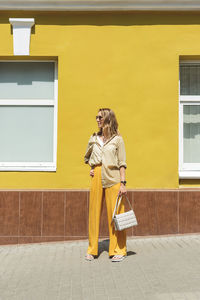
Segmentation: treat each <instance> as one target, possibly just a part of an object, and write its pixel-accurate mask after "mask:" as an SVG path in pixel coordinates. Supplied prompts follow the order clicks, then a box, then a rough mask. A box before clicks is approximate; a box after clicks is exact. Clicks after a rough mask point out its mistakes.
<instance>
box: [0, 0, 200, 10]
mask: <svg viewBox="0 0 200 300" xmlns="http://www.w3.org/2000/svg"><path fill="white" fill-rule="evenodd" d="M0 10H31V11H34V10H39V11H197V10H200V1H199V0H184V1H183V0H151V1H150V0H22V1H19V0H7V1H6V0H4V1H3V0H0Z"/></svg>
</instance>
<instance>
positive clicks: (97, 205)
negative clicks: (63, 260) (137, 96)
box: [84, 108, 127, 262]
mask: <svg viewBox="0 0 200 300" xmlns="http://www.w3.org/2000/svg"><path fill="white" fill-rule="evenodd" d="M96 120H97V125H98V128H99V131H98V133H94V134H93V135H92V136H91V137H90V139H89V142H88V147H87V150H86V154H85V157H84V160H85V163H86V164H87V163H88V164H89V165H90V167H91V170H90V176H91V177H92V179H91V190H90V204H89V247H88V250H87V255H86V257H85V258H86V260H93V259H94V257H95V256H97V255H98V237H99V222H100V215H101V207H102V196H103V192H105V199H106V206H107V215H108V226H109V236H110V244H109V256H110V257H111V260H112V261H113V262H115V261H122V260H123V259H124V258H125V257H126V255H127V252H126V232H125V230H123V231H115V228H114V226H113V223H112V214H113V211H114V207H115V203H116V199H117V196H118V194H120V195H123V194H126V193H127V191H126V187H125V185H126V181H125V169H126V153H125V147H124V142H123V139H122V137H121V136H120V134H119V132H118V123H117V120H116V117H115V114H114V112H113V111H112V110H111V109H109V108H101V109H99V111H98V115H97V116H96ZM122 212H124V203H123V202H122V204H121V206H120V208H119V212H118V213H122Z"/></svg>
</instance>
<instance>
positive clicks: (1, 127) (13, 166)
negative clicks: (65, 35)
mask: <svg viewBox="0 0 200 300" xmlns="http://www.w3.org/2000/svg"><path fill="white" fill-rule="evenodd" d="M57 82H58V80H57V62H55V61H0V171H55V170H56V149H57Z"/></svg>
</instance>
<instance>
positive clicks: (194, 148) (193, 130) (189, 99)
mask: <svg viewBox="0 0 200 300" xmlns="http://www.w3.org/2000/svg"><path fill="white" fill-rule="evenodd" d="M179 91H180V93H179V120H180V123H179V176H180V178H200V61H185V62H181V63H180V85H179Z"/></svg>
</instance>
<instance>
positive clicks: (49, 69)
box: [0, 62, 54, 100]
mask: <svg viewBox="0 0 200 300" xmlns="http://www.w3.org/2000/svg"><path fill="white" fill-rule="evenodd" d="M0 99H21V100H23V99H54V63H53V62H0Z"/></svg>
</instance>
